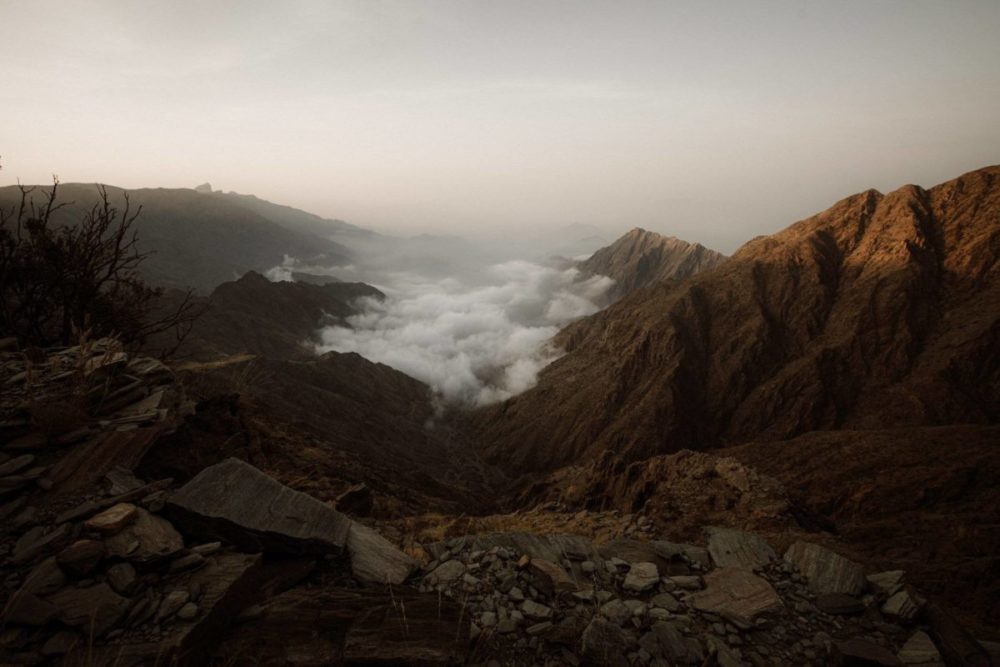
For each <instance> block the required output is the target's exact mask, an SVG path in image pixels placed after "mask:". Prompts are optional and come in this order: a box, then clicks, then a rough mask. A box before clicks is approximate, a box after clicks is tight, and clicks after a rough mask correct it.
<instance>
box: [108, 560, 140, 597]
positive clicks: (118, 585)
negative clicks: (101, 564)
mask: <svg viewBox="0 0 1000 667" xmlns="http://www.w3.org/2000/svg"><path fill="white" fill-rule="evenodd" d="M108 583H109V584H111V588H113V589H115V592H117V593H119V594H121V595H131V594H132V591H133V590H135V584H136V574H135V568H134V567H132V565H131V563H116V564H115V565H112V566H111V567H109V568H108Z"/></svg>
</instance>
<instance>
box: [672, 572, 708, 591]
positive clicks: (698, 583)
mask: <svg viewBox="0 0 1000 667" xmlns="http://www.w3.org/2000/svg"><path fill="white" fill-rule="evenodd" d="M668 579H669V581H670V582H671V583H672V584H673V585H674V586H676V587H677V588H682V589H684V590H686V591H698V590H701V589H702V588H704V586H703V585H702V580H701V577H699V576H695V575H690V576H688V575H684V576H678V577H669V578H668Z"/></svg>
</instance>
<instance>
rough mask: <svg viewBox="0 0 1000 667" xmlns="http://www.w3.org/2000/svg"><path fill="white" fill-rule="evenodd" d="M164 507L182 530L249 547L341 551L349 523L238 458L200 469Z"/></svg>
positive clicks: (294, 551)
mask: <svg viewBox="0 0 1000 667" xmlns="http://www.w3.org/2000/svg"><path fill="white" fill-rule="evenodd" d="M165 510H166V511H167V512H169V514H170V516H172V517H173V518H174V520H175V521H176V522H177V523H178V525H180V526H181V527H183V528H184V530H185V533H191V534H192V535H198V536H201V537H203V538H205V539H222V540H225V541H229V542H232V543H233V544H237V545H239V546H240V547H242V548H243V549H246V550H248V551H268V552H275V553H287V554H324V553H334V554H336V553H341V552H342V551H343V549H344V548H345V547H346V545H347V540H348V534H349V532H350V528H351V520H350V519H348V518H347V517H346V516H344V515H343V514H341V513H340V512H338V511H336V510H334V509H332V508H330V507H329V506H328V505H326V504H325V503H322V502H320V501H319V500H316V499H315V498H313V497H312V496H309V495H306V494H305V493H299V492H298V491H294V490H292V489H290V488H288V487H287V486H285V485H284V484H281V483H280V482H278V481H277V480H275V479H273V478H271V477H269V476H268V475H266V474H264V473H263V472H261V471H260V470H258V469H257V468H254V467H253V466H252V465H250V464H249V463H245V462H243V461H240V460H238V459H226V460H225V461H223V462H222V463H218V464H216V465H214V466H211V467H209V468H206V469H204V470H202V471H201V472H200V473H198V475H196V476H195V477H194V479H192V480H191V481H190V482H188V483H187V484H185V485H184V486H183V487H181V488H180V489H179V490H178V491H177V492H176V493H174V494H173V495H172V496H171V497H170V500H169V501H168V502H167V506H166V508H165Z"/></svg>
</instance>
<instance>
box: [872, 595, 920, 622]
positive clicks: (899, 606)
mask: <svg viewBox="0 0 1000 667" xmlns="http://www.w3.org/2000/svg"><path fill="white" fill-rule="evenodd" d="M923 606H924V600H923V599H922V598H920V597H919V596H917V595H916V594H915V593H912V592H911V591H909V590H908V589H906V588H904V589H902V590H901V591H899V592H897V593H896V594H895V595H893V596H892V597H890V598H889V599H888V600H886V601H885V604H883V605H882V613H883V614H885V615H886V616H889V617H892V618H897V619H900V620H903V621H912V620H913V619H914V618H916V617H917V614H919V613H920V610H921V609H922V608H923Z"/></svg>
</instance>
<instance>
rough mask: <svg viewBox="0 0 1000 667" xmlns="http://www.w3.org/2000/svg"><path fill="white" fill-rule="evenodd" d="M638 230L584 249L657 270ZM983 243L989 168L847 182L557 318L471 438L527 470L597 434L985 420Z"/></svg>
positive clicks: (635, 273) (995, 288) (999, 194)
mask: <svg viewBox="0 0 1000 667" xmlns="http://www.w3.org/2000/svg"><path fill="white" fill-rule="evenodd" d="M654 240H655V239H654ZM674 243H676V242H674ZM649 245H650V243H649V239H648V238H647V235H646V234H645V233H643V232H641V231H639V230H636V231H633V232H631V233H630V234H629V235H626V237H625V238H623V239H621V240H619V241H618V242H617V243H616V244H615V245H613V246H611V247H610V248H607V249H605V250H602V251H600V252H599V253H597V254H596V255H595V257H594V258H593V259H592V260H588V263H587V264H589V265H592V266H593V267H594V269H595V270H598V271H600V270H604V271H608V272H612V273H617V274H618V277H619V280H620V281H622V282H623V283H624V284H625V285H633V284H641V283H644V282H646V281H647V279H650V278H652V277H653V276H655V275H656V273H657V270H658V269H657V270H652V269H647V268H646V266H645V264H644V259H643V258H644V257H647V256H649V255H648V254H647V253H645V252H643V249H644V248H646V247H647V246H649ZM652 245H653V247H657V248H659V247H664V246H662V245H657V244H652ZM703 255H704V256H705V257H706V258H707V261H710V262H711V261H718V260H719V259H721V258H720V257H719V256H718V255H707V254H704V253H703ZM998 258H1000V168H997V167H992V168H987V169H983V170H980V171H977V172H972V173H970V174H966V175H964V176H962V177H961V178H958V179H956V180H954V181H950V182H948V183H944V184H942V185H939V186H937V187H934V188H931V189H930V190H924V189H922V188H919V187H916V186H907V187H904V188H901V189H899V190H897V191H895V192H892V193H890V194H887V195H883V194H881V193H879V192H876V191H875V190H869V191H867V192H863V193H860V194H857V195H854V196H852V197H848V198H847V199H844V200H843V201H841V202H839V203H837V204H835V205H834V206H833V207H831V208H830V209H828V210H827V211H824V212H823V213H820V214H818V215H816V216H813V217H811V218H809V219H807V220H803V221H801V222H799V223H796V224H794V225H792V226H791V227H789V228H788V229H786V230H784V231H783V232H780V233H778V234H775V235H773V236H768V237H760V238H757V239H754V240H752V241H750V242H749V243H747V244H746V245H744V246H743V247H742V248H741V249H740V250H739V251H738V252H737V253H736V254H735V255H734V256H733V257H732V258H730V259H729V260H726V261H724V262H721V263H719V264H718V265H717V266H715V268H713V269H709V270H707V271H703V272H701V273H698V274H697V275H695V276H694V277H692V278H690V279H688V280H686V281H682V282H680V283H674V282H656V283H654V284H652V285H651V286H649V287H646V288H645V289H639V290H637V291H634V292H633V293H631V294H630V295H629V296H627V297H626V298H624V299H622V300H621V301H620V302H618V303H617V304H615V305H613V306H611V307H609V308H607V309H606V310H604V311H602V312H600V313H598V314H596V315H593V316H591V317H589V318H586V319H583V320H581V321H579V322H576V323H575V324H572V325H570V326H568V327H567V328H566V329H565V330H563V331H562V332H561V333H560V334H559V335H558V337H557V338H556V342H557V343H558V344H559V345H561V346H563V347H564V348H565V349H566V350H567V352H568V353H567V354H566V355H565V356H564V357H562V358H561V359H559V360H558V361H556V362H555V363H553V364H552V365H551V366H549V367H548V368H547V369H546V370H545V371H543V373H542V374H541V376H540V378H539V383H538V386H537V387H535V388H534V389H531V390H529V391H527V392H525V393H523V394H521V395H519V396H516V397H514V398H512V399H510V400H509V401H507V402H506V403H504V404H502V405H498V406H495V407H492V408H489V409H486V410H484V411H483V413H482V414H481V415H480V418H479V424H480V430H479V434H478V437H480V438H481V439H482V441H483V443H484V446H485V451H487V452H488V454H489V457H490V458H491V459H492V460H493V461H494V462H496V463H497V464H499V465H502V466H503V467H505V468H506V469H507V470H508V471H512V472H529V471H544V470H552V469H555V468H558V467H560V466H565V465H572V464H576V463H579V462H581V461H586V460H590V459H594V458H596V457H598V456H600V455H601V453H602V452H605V451H614V452H616V453H618V454H621V455H623V456H624V457H625V458H626V459H627V460H638V459H641V458H644V457H648V456H651V455H655V454H661V453H666V452H674V451H678V450H680V449H684V448H691V449H705V448H711V447H719V446H723V445H726V444H735V443H740V442H746V441H749V440H752V439H757V440H761V439H784V438H791V437H795V436H797V435H800V434H802V433H805V432H808V431H812V430H819V429H840V428H884V427H888V426H903V425H907V426H912V425H935V424H950V423H987V422H995V421H996V420H997V419H998V418H1000V403H998V402H1000V395H998V392H997V388H998V387H1000V356H998V350H1000V312H998V308H1000V264H998ZM591 263H592V264H591ZM667 265H669V263H668V264H667ZM667 265H664V266H667ZM654 268H655V267H654Z"/></svg>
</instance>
